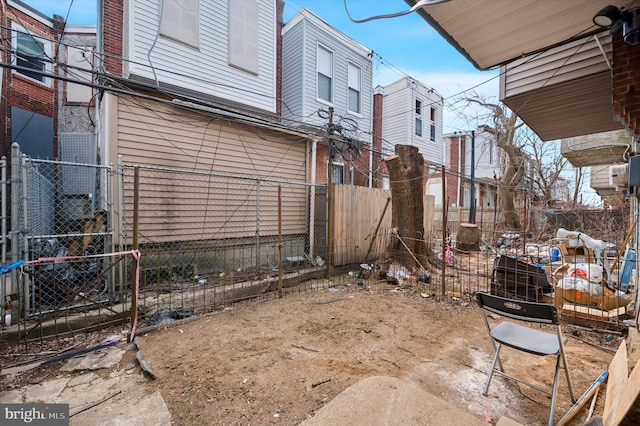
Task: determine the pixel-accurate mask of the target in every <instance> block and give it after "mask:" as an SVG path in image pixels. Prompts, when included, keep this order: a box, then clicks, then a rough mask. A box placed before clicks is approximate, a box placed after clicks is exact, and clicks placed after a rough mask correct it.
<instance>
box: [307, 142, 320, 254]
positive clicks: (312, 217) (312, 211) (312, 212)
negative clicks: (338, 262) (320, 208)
mask: <svg viewBox="0 0 640 426" xmlns="http://www.w3.org/2000/svg"><path fill="white" fill-rule="evenodd" d="M317 151H318V141H317V140H316V139H315V138H314V139H313V142H312V143H311V192H310V194H311V195H310V200H309V258H310V259H313V247H314V244H315V236H314V234H315V221H316V154H317Z"/></svg>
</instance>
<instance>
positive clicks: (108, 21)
mask: <svg viewBox="0 0 640 426" xmlns="http://www.w3.org/2000/svg"><path fill="white" fill-rule="evenodd" d="M123 16H124V12H123V6H122V0H104V16H103V24H102V52H103V61H102V67H103V71H104V72H106V73H107V74H111V75H117V76H122V43H123V40H122V32H123V30H124V28H123V22H122V19H123ZM99 18H100V17H98V19H99ZM98 37H100V34H98Z"/></svg>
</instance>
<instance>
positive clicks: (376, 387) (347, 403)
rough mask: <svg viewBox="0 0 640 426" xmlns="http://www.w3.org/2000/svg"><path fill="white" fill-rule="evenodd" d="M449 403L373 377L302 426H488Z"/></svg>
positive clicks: (398, 382) (388, 379)
mask: <svg viewBox="0 0 640 426" xmlns="http://www.w3.org/2000/svg"><path fill="white" fill-rule="evenodd" d="M486 424H487V423H486V422H485V421H484V420H482V419H478V418H475V417H473V416H472V415H471V414H469V413H468V412H467V411H465V410H461V409H459V408H457V407H455V406H453V405H452V404H450V403H449V402H447V401H444V400H442V399H440V398H437V397H436V396H434V395H431V394H429V393H427V392H425V391H423V390H422V389H420V388H418V387H416V386H414V385H411V384H409V383H407V382H405V381H403V380H400V379H397V378H394V377H384V376H374V377H368V378H366V379H363V380H360V381H359V382H357V383H355V384H354V385H352V386H351V387H349V388H347V389H345V390H344V391H343V392H342V393H340V394H339V395H338V396H336V397H335V398H334V399H333V400H331V401H330V402H329V403H328V404H326V405H325V406H324V407H322V408H321V409H320V410H318V412H316V414H315V416H313V417H312V418H311V419H309V420H306V421H304V422H303V423H301V425H300V426H325V425H349V426H391V425H423V426H424V425H426V426H445V425H465V426H486Z"/></svg>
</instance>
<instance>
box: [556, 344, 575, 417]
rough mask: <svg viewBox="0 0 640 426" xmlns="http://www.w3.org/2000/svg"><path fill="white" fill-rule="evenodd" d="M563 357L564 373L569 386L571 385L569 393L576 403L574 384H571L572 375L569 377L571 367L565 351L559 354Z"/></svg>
mask: <svg viewBox="0 0 640 426" xmlns="http://www.w3.org/2000/svg"><path fill="white" fill-rule="evenodd" d="M559 356H560V357H561V358H562V366H563V367H564V373H565V375H566V377H567V386H568V387H569V395H570V396H571V402H573V403H574V404H575V403H576V401H577V399H576V397H575V396H574V395H573V385H572V384H571V377H569V367H568V366H567V359H566V357H565V356H564V352H561V353H560V355H559Z"/></svg>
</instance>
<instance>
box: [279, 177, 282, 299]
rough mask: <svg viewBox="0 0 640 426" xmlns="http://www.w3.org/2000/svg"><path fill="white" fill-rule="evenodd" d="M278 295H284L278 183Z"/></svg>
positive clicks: (280, 204)
mask: <svg viewBox="0 0 640 426" xmlns="http://www.w3.org/2000/svg"><path fill="white" fill-rule="evenodd" d="M278 297H282V186H281V185H278Z"/></svg>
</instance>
